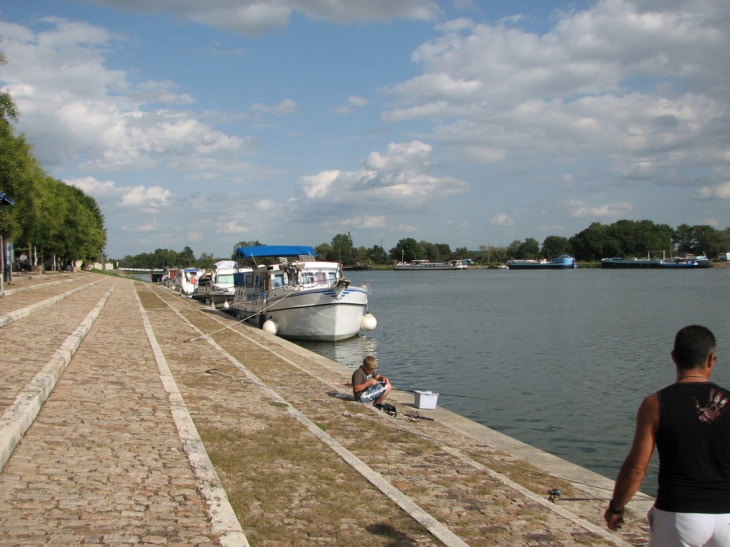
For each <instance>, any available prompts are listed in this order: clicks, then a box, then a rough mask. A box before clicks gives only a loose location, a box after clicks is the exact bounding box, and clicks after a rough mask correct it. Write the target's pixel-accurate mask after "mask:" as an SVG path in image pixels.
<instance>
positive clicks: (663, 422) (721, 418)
mask: <svg viewBox="0 0 730 547" xmlns="http://www.w3.org/2000/svg"><path fill="white" fill-rule="evenodd" d="M715 347H716V344H715V337H714V335H713V334H712V332H710V330H709V329H707V328H705V327H702V326H699V325H691V326H689V327H685V328H683V329H681V330H680V331H679V332H678V333H677V335H676V337H675V339H674V349H673V350H672V360H673V361H674V364H675V369H676V373H677V381H676V383H674V384H672V385H670V386H667V387H665V388H664V389H662V390H660V391H658V392H657V393H653V394H652V395H649V396H648V397H647V398H646V399H644V401H643V402H642V403H641V406H640V407H639V412H638V415H637V417H636V432H635V434H634V441H633V444H632V445H631V450H630V452H629V455H628V456H627V457H626V460H625V461H624V463H623V465H622V466H621V470H620V471H619V475H618V478H617V479H616V485H615V488H614V491H613V498H612V499H611V501H610V502H609V504H608V508H607V509H606V512H605V514H604V518H605V519H606V524H607V525H608V527H609V528H610V529H611V530H616V529H618V528H620V527H621V526H620V525H621V523H622V522H623V521H624V520H623V513H624V506H625V505H626V504H627V503H628V502H629V501H630V500H631V498H632V497H633V495H634V494H635V493H636V491H637V490H638V489H639V487H640V486H641V481H642V480H643V478H644V474H645V473H646V468H647V466H648V465H649V460H650V458H651V454H652V452H653V451H654V446H656V447H657V450H658V452H659V489H658V493H657V499H656V502H655V503H654V507H652V508H651V510H650V511H649V514H648V515H647V516H648V519H649V524H650V530H651V531H650V535H649V546H650V547H659V546H677V547H679V546H682V547H694V546H712V547H719V546H730V410H729V409H730V390H727V389H724V388H722V387H720V386H718V385H716V384H713V383H712V382H710V376H711V374H712V371H713V369H714V366H715V361H716V359H717V356H716V354H715Z"/></svg>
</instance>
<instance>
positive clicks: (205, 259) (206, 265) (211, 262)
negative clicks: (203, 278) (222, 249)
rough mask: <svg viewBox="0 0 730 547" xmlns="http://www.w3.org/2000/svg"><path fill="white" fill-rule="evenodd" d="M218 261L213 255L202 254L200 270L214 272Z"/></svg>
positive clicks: (199, 264)
mask: <svg viewBox="0 0 730 547" xmlns="http://www.w3.org/2000/svg"><path fill="white" fill-rule="evenodd" d="M215 263H216V259H215V257H214V256H213V253H202V254H201V255H200V258H199V259H198V268H201V269H203V270H212V269H213V268H214V267H215Z"/></svg>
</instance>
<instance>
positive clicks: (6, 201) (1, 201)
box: [0, 192, 15, 205]
mask: <svg viewBox="0 0 730 547" xmlns="http://www.w3.org/2000/svg"><path fill="white" fill-rule="evenodd" d="M0 205H15V202H14V201H13V198H11V197H10V196H9V195H7V194H6V193H5V192H0Z"/></svg>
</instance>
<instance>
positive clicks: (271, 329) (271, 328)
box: [261, 319, 279, 334]
mask: <svg viewBox="0 0 730 547" xmlns="http://www.w3.org/2000/svg"><path fill="white" fill-rule="evenodd" d="M261 330H262V331H264V332H268V333H269V334H276V331H277V330H279V329H278V327H277V326H276V323H274V322H273V321H272V320H271V319H267V320H266V321H264V324H263V325H261Z"/></svg>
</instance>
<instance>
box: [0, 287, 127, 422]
mask: <svg viewBox="0 0 730 547" xmlns="http://www.w3.org/2000/svg"><path fill="white" fill-rule="evenodd" d="M93 280H94V279H93V278H91V279H88V281H93ZM117 281H118V280H116V279H114V278H111V277H106V278H103V279H102V281H101V282H100V283H97V284H96V285H94V286H92V287H89V288H88V289H86V290H83V291H80V292H78V293H76V294H74V295H73V296H71V297H69V298H67V299H65V300H62V301H61V302H58V303H57V304H54V305H53V308H52V311H51V309H47V310H41V311H40V312H38V313H35V314H33V315H31V316H29V317H26V318H23V319H20V320H18V321H15V322H13V323H10V324H9V325H6V326H4V327H2V328H1V329H0V352H2V356H3V359H2V367H3V372H2V374H0V413H1V412H4V411H5V409H6V408H7V407H8V406H9V405H10V404H11V403H12V402H13V399H15V396H16V394H17V393H18V391H20V389H21V388H22V387H23V386H24V385H25V384H26V383H27V382H28V381H30V379H31V378H32V377H33V375H34V374H36V372H38V370H39V369H40V368H41V367H42V366H43V365H45V364H46V363H47V362H48V360H49V359H50V358H51V357H52V356H53V354H54V352H55V351H56V350H57V349H58V348H59V346H60V345H61V344H62V343H63V341H64V340H65V339H66V338H67V337H68V336H69V335H70V334H71V333H73V332H74V329H76V327H77V326H78V325H79V323H80V322H81V321H83V319H84V317H86V314H87V313H88V312H89V310H91V309H92V308H93V307H94V306H95V305H96V304H97V302H98V301H99V299H100V298H101V297H102V296H103V295H104V294H105V293H106V291H108V290H109V288H110V287H111V286H112V285H114V283H116V282H117ZM61 287H63V288H61V289H60V290H59V292H62V291H63V290H64V289H65V290H68V286H61ZM33 292H34V294H33V296H34V297H36V298H33V299H32V303H36V302H37V301H39V300H43V299H45V298H47V297H48V296H49V295H48V294H47V293H45V292H44V290H38V291H33ZM2 301H3V304H4V305H5V307H6V311H13V310H16V309H20V308H22V307H25V306H26V305H28V299H27V298H26V293H23V294H18V295H14V296H9V297H5V298H4V299H2Z"/></svg>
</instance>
